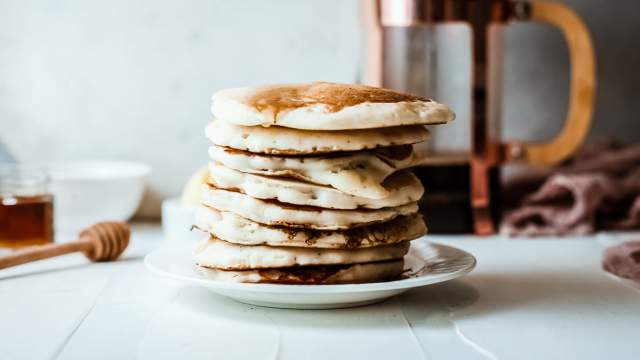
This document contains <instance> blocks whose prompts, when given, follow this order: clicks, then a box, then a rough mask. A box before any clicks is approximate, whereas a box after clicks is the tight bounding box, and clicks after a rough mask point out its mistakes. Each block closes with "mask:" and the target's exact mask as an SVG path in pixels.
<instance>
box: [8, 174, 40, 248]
mask: <svg viewBox="0 0 640 360" xmlns="http://www.w3.org/2000/svg"><path fill="white" fill-rule="evenodd" d="M51 242H53V196H52V195H51V193H50V192H49V176H48V174H47V171H46V170H45V169H43V168H38V167H27V166H23V165H17V164H0V247H1V248H10V249H16V248H20V247H26V246H32V245H42V244H47V243H51Z"/></svg>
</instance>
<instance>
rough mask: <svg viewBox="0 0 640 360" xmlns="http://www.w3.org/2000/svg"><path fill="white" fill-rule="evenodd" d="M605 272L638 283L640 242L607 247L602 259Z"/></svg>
mask: <svg viewBox="0 0 640 360" xmlns="http://www.w3.org/2000/svg"><path fill="white" fill-rule="evenodd" d="M602 268H603V269H605V270H606V271H608V272H610V273H612V274H614V275H617V276H620V277H623V278H625V279H631V280H634V281H637V282H640V240H636V241H627V242H625V243H622V244H620V245H615V246H611V247H608V248H607V249H606V250H605V252H604V258H603V259H602Z"/></svg>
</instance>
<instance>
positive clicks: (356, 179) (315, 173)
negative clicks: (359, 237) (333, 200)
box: [209, 145, 423, 199]
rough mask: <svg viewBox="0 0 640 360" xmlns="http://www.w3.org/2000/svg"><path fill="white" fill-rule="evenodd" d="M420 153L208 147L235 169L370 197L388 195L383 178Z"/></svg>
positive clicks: (407, 150) (398, 149)
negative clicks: (307, 153)
mask: <svg viewBox="0 0 640 360" xmlns="http://www.w3.org/2000/svg"><path fill="white" fill-rule="evenodd" d="M422 155H423V154H422V153H421V152H415V151H413V146H411V145H404V146H395V147H388V148H380V149H375V150H368V151H360V152H351V153H340V154H339V155H324V156H314V157H299V156H276V155H261V154H254V153H250V152H246V151H241V150H235V149H231V148H225V147H221V146H216V145H214V146H211V147H210V148H209V156H210V157H211V158H212V159H213V160H214V161H215V162H217V163H220V164H222V165H224V166H226V167H228V168H231V169H234V170H238V171H241V172H244V173H251V174H258V175H267V176H288V177H293V178H296V179H300V180H304V181H308V182H311V183H314V184H319V185H329V186H332V187H334V188H336V189H338V190H340V191H342V192H344V193H346V194H349V195H354V196H359V197H365V198H369V199H384V198H387V197H389V195H390V193H389V190H388V189H386V188H385V187H384V186H382V183H383V181H384V180H385V179H386V178H387V177H388V176H389V175H391V174H393V173H394V172H396V171H398V170H402V169H404V168H408V167H411V166H414V165H416V164H419V163H420V162H421V161H422V157H423V156H422Z"/></svg>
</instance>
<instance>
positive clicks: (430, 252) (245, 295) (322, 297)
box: [145, 239, 476, 309]
mask: <svg viewBox="0 0 640 360" xmlns="http://www.w3.org/2000/svg"><path fill="white" fill-rule="evenodd" d="M145 265H146V266H147V268H148V269H149V270H151V271H152V272H154V273H157V274H160V275H163V276H167V277H170V278H173V279H177V280H180V281H183V282H185V283H187V284H191V285H196V286H203V287H206V288H208V289H210V290H211V291H213V292H215V293H218V294H220V295H224V296H228V297H230V298H232V299H235V300H237V301H240V302H243V303H247V304H253V305H259V306H268V307H277V308H290V309H331V308H344V307H351V306H360V305H366V304H372V303H375V302H379V301H382V300H384V299H387V298H389V297H391V296H394V295H398V294H400V293H403V292H405V291H407V290H409V289H412V288H415V287H420V286H425V285H431V284H436V283H440V282H444V281H448V280H452V279H455V278H457V277H460V276H463V275H465V274H466V273H468V272H469V271H471V270H472V269H473V268H474V267H475V265H476V259H475V258H474V257H473V256H472V255H471V254H469V253H467V252H466V251H463V250H460V249H456V248H454V247H450V246H445V245H440V244H431V243H429V242H427V241H425V240H424V239H421V240H417V241H414V242H413V243H412V245H411V250H410V251H409V254H407V256H406V257H405V268H409V269H410V270H409V271H408V273H409V274H410V276H408V277H407V278H405V279H401V280H395V281H388V282H379V283H371V284H345V285H281V284H244V283H230V282H222V281H215V280H209V279H206V278H204V277H202V276H200V275H199V274H198V273H196V270H195V268H194V266H195V265H194V264H193V262H192V260H191V248H190V246H188V245H187V244H184V245H180V246H178V245H175V246H165V247H163V248H160V249H157V250H155V251H154V252H152V253H150V254H149V255H147V257H146V258H145Z"/></svg>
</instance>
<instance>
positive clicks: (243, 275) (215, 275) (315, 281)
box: [197, 259, 404, 285]
mask: <svg viewBox="0 0 640 360" xmlns="http://www.w3.org/2000/svg"><path fill="white" fill-rule="evenodd" d="M403 267H404V261H403V260H402V259H399V260H390V261H383V262H374V263H366V264H352V265H326V266H302V267H301V266H294V267H289V268H279V269H260V270H239V271H238V270H219V269H211V268H206V267H202V266H198V267H197V269H198V270H199V272H200V274H202V275H203V276H204V277H206V278H207V279H211V280H216V281H227V282H243V283H278V284H300V285H326V284H357V283H371V282H379V281H388V280H393V279H395V278H397V277H398V276H400V274H402V268H403Z"/></svg>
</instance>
